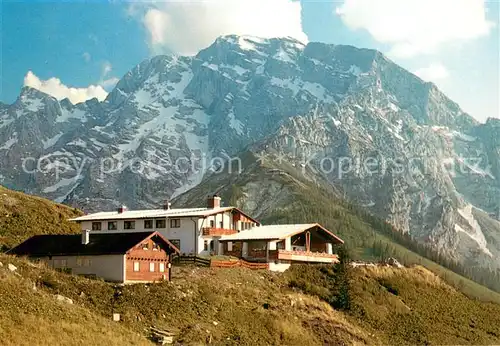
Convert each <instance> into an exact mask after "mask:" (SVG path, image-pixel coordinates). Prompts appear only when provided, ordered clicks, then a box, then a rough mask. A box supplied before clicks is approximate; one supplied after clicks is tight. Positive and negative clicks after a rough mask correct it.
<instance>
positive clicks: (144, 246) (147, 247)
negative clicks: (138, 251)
mask: <svg viewBox="0 0 500 346" xmlns="http://www.w3.org/2000/svg"><path fill="white" fill-rule="evenodd" d="M141 247H142V249H143V250H149V244H148V243H142V245H141Z"/></svg>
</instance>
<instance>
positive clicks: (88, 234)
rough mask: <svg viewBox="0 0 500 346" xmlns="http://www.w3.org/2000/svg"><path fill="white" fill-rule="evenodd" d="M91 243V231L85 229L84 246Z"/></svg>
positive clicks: (83, 232)
mask: <svg viewBox="0 0 500 346" xmlns="http://www.w3.org/2000/svg"><path fill="white" fill-rule="evenodd" d="M89 241H90V230H89V229H84V230H83V231H82V244H83V245H87V244H88V243H89Z"/></svg>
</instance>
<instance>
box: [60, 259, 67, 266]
mask: <svg viewBox="0 0 500 346" xmlns="http://www.w3.org/2000/svg"><path fill="white" fill-rule="evenodd" d="M67 266H68V261H67V260H65V259H62V260H61V267H67Z"/></svg>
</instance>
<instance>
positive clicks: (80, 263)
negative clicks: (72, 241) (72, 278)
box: [76, 257, 83, 267]
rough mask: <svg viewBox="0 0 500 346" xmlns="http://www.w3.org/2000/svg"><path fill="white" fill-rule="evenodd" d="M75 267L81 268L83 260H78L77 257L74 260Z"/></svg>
mask: <svg viewBox="0 0 500 346" xmlns="http://www.w3.org/2000/svg"><path fill="white" fill-rule="evenodd" d="M76 265H77V266H78V267H81V266H82V265H83V260H82V259H81V258H79V257H78V258H77V259H76Z"/></svg>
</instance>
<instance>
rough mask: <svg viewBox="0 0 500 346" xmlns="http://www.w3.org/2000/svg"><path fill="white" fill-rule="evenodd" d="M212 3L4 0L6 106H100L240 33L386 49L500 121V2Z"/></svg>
mask: <svg viewBox="0 0 500 346" xmlns="http://www.w3.org/2000/svg"><path fill="white" fill-rule="evenodd" d="M214 1H217V0H213V1H212V2H205V3H195V4H194V5H193V4H191V5H186V4H180V2H179V1H176V2H172V1H168V0H167V1H164V2H159V3H154V4H151V3H149V2H140V3H139V2H136V3H124V2H119V1H117V0H114V1H111V2H104V1H92V2H82V1H79V2H70V1H65V2H47V1H31V2H28V1H15V2H14V1H5V0H4V2H3V3H1V4H0V11H1V19H2V23H1V44H2V47H1V53H2V55H1V68H2V75H1V81H2V83H1V84H2V85H1V87H2V89H1V94H0V100H1V101H2V102H5V103H11V102H13V101H14V100H15V99H16V97H17V95H18V94H19V91H20V88H21V87H22V86H23V84H25V83H26V84H28V85H31V86H35V87H39V88H40V89H43V90H44V91H46V92H49V93H52V94H53V95H54V96H56V97H58V98H62V97H64V96H68V93H69V94H71V95H72V97H73V98H74V99H75V100H82V99H85V98H89V97H93V96H97V97H100V98H102V97H104V96H105V94H106V92H107V91H109V90H111V88H112V87H113V85H114V83H116V81H117V78H120V77H121V76H122V75H124V74H125V73H126V72H127V71H128V70H130V69H131V68H133V67H134V66H135V65H137V64H138V63H139V62H141V61H142V60H143V59H146V58H148V57H150V56H152V55H155V54H159V53H165V52H168V51H175V52H178V53H184V54H192V53H194V52H196V51H197V50H198V49H200V48H203V47H205V46H207V45H209V44H210V43H211V42H212V41H213V40H214V39H215V37H217V36H218V35H220V34H227V33H237V34H250V35H256V36H267V37H272V36H285V35H289V36H294V37H297V38H299V39H301V40H309V41H321V42H327V43H336V44H351V45H355V46H358V47H367V48H375V49H379V50H381V51H382V52H384V53H385V54H387V55H388V56H389V57H390V58H391V59H392V60H394V61H396V62H397V63H398V64H400V65H402V66H403V67H405V68H406V69H408V70H410V71H411V72H414V73H417V74H418V75H419V76H421V77H422V78H424V79H426V80H431V81H433V82H435V83H436V84H437V85H438V86H439V87H440V88H441V89H442V90H443V91H444V92H445V93H447V94H448V95H449V96H450V97H451V98H452V99H453V100H455V101H457V102H458V103H459V104H460V105H461V106H462V107H463V108H464V109H465V110H466V111H468V112H469V113H471V115H473V116H474V117H476V118H477V119H479V120H481V121H484V120H485V119H486V117H500V115H499V99H500V95H499V78H500V75H499V60H500V54H499V41H500V37H499V16H500V15H499V4H498V2H486V3H484V2H483V1H481V0H436V1H432V0H398V1H396V0H342V1H329V0H322V1H307V0H303V1H302V2H298V1H290V0H267V1H263V0H253V1H247V0H233V1H232V2H230V3H229V2H228V3H221V1H225V0H218V1H219V3H215V2H214ZM436 3H439V4H436ZM401 4H404V6H402V5H401ZM28 71H32V73H31V74H30V75H28V77H26V76H27V73H28ZM25 77H26V78H25ZM89 86H92V87H89ZM70 88H76V89H70Z"/></svg>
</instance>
